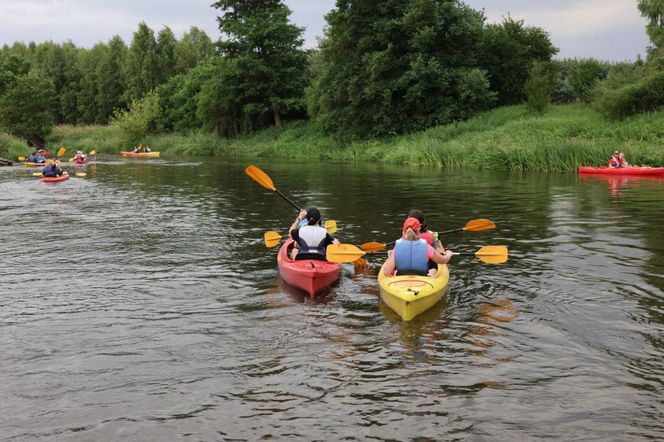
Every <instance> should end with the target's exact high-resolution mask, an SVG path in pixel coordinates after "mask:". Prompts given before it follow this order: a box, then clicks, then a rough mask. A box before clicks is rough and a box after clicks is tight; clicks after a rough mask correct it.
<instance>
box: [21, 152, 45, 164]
mask: <svg viewBox="0 0 664 442" xmlns="http://www.w3.org/2000/svg"><path fill="white" fill-rule="evenodd" d="M25 162H26V163H45V162H46V158H45V157H44V156H43V155H42V154H40V153H39V152H37V153H33V154H32V155H30V156H29V157H28V158H26V159H25Z"/></svg>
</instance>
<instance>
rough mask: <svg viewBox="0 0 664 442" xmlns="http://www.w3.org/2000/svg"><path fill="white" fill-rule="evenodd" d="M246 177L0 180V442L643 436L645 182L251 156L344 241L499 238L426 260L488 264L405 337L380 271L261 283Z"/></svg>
mask: <svg viewBox="0 0 664 442" xmlns="http://www.w3.org/2000/svg"><path fill="white" fill-rule="evenodd" d="M249 162H250V161H248V160H244V161H242V160H238V159H207V158H203V159H201V158H194V159H187V160H182V161H178V160H175V159H157V160H136V159H118V158H114V157H110V156H109V157H100V159H99V160H98V162H97V164H95V165H90V166H88V168H87V176H86V177H84V178H78V177H72V178H71V179H70V180H69V181H66V182H63V183H56V184H52V183H51V184H46V183H41V182H39V181H38V179H37V178H34V177H33V176H32V175H31V173H32V172H33V171H32V170H28V169H27V168H23V167H13V168H8V167H5V168H0V233H1V235H0V238H2V247H1V248H0V312H1V316H0V354H1V355H2V357H1V358H0V373H1V375H0V376H1V377H0V397H2V401H1V402H0V440H2V441H25V440H59V441H89V440H132V441H164V440H188V441H189V440H191V441H208V440H258V439H270V438H272V439H276V440H342V439H343V440H366V439H372V440H373V439H375V440H536V439H545V438H547V439H558V440H584V441H585V440H656V439H659V440H661V439H663V438H664V399H663V398H664V394H663V393H664V391H663V390H664V388H663V386H664V339H663V336H664V333H663V332H664V278H663V275H664V230H663V229H662V207H664V180H653V179H635V178H627V179H623V178H610V179H606V178H592V177H591V178H587V179H583V178H580V177H578V176H577V175H576V174H541V173H513V172H512V173H510V172H486V171H474V170H472V171H471V170H464V169H457V170H454V169H453V170H440V169H433V168H431V169H429V168H402V167H398V166H393V165H382V164H371V163H357V164H353V163H336V162H323V163H314V162H292V161H291V162H288V161H282V160H274V159H263V158H261V159H254V160H252V161H251V162H253V163H254V164H256V165H257V166H259V167H260V168H262V169H263V170H264V171H265V172H267V173H268V174H269V175H270V177H271V178H272V179H273V181H274V183H275V185H276V187H277V188H278V189H279V190H281V191H282V192H284V193H285V194H286V195H288V196H289V197H290V198H291V199H292V200H294V201H295V202H297V203H298V204H300V205H302V206H308V205H316V206H318V207H319V208H320V209H321V212H322V214H323V217H324V218H325V219H334V220H336V221H337V224H338V228H339V230H338V232H337V234H336V236H337V237H338V238H339V239H341V240H342V242H345V243H351V244H356V245H357V244H361V243H363V242H368V241H381V242H384V241H391V240H394V239H396V237H397V236H398V235H399V232H400V226H401V223H402V222H403V219H404V216H405V214H406V213H407V211H408V210H409V209H411V208H414V207H415V208H419V209H422V210H424V211H425V213H426V214H427V221H428V223H429V224H430V226H432V227H433V228H435V229H437V230H448V229H453V228H457V227H462V226H464V225H465V223H466V222H467V221H469V220H471V219H475V218H488V219H491V220H492V221H494V222H495V223H496V225H497V228H496V229H495V230H489V231H484V232H474V233H473V232H465V233H458V234H453V235H449V236H448V237H446V238H445V239H444V243H445V245H446V247H448V248H450V249H452V250H455V251H463V252H472V251H475V250H477V249H479V248H480V247H482V246H483V245H487V244H497V245H506V246H508V247H509V250H510V259H509V261H508V262H507V263H505V264H500V265H488V264H484V263H482V262H480V261H479V260H478V259H476V258H474V257H463V258H459V259H455V261H453V263H452V264H451V266H450V271H451V280H450V287H449V292H448V294H447V296H446V297H445V298H444V300H443V301H442V302H441V303H439V304H438V305H436V306H435V307H434V308H433V309H431V310H429V311H427V312H425V313H424V314H422V315H421V316H418V317H416V318H415V319H414V320H412V321H410V322H403V321H401V320H400V319H399V317H398V316H397V315H396V314H395V313H394V312H392V311H391V310H390V309H389V308H388V307H386V306H385V305H384V304H382V303H381V301H380V297H379V290H378V285H377V282H376V273H377V271H378V267H379V266H380V264H381V262H382V260H383V259H384V255H380V254H375V255H371V256H369V257H368V260H369V262H370V266H369V267H368V268H366V269H355V268H354V267H353V266H352V265H350V264H348V265H344V268H343V275H342V279H341V281H340V282H339V283H338V284H337V285H335V286H333V287H332V288H331V289H329V290H327V291H325V292H324V293H322V294H321V295H320V296H318V297H317V298H316V299H315V300H314V301H311V300H310V299H309V297H308V296H307V295H305V294H304V293H302V292H300V291H298V290H297V289H293V288H291V287H289V286H288V285H287V284H286V283H284V282H283V281H282V280H281V279H280V277H279V276H278V271H277V267H276V252H277V249H276V248H274V249H268V248H266V247H265V246H264V244H263V241H262V235H263V233H264V232H265V231H267V230H276V231H278V232H280V233H282V234H286V232H287V228H288V226H289V224H290V223H291V222H292V220H293V219H294V217H295V215H296V212H295V210H294V209H293V208H292V207H290V206H289V205H288V204H287V203H286V202H284V201H283V200H282V199H281V198H279V197H278V196H277V195H275V194H272V193H271V192H269V191H268V190H266V189H264V188H262V187H260V186H259V185H258V184H256V183H255V182H254V181H252V180H251V179H250V178H249V177H248V176H247V175H245V174H244V171H243V169H244V167H246V166H247V165H248V164H249Z"/></svg>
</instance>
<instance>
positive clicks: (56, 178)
mask: <svg viewBox="0 0 664 442" xmlns="http://www.w3.org/2000/svg"><path fill="white" fill-rule="evenodd" d="M68 179H69V174H68V173H67V172H62V175H60V176H45V177H42V178H40V179H39V181H42V182H44V183H57V182H60V181H67V180H68Z"/></svg>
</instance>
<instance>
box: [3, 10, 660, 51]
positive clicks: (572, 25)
mask: <svg viewBox="0 0 664 442" xmlns="http://www.w3.org/2000/svg"><path fill="white" fill-rule="evenodd" d="M285 2H286V4H287V5H288V6H289V7H290V9H291V10H292V11H293V15H292V16H291V19H292V21H293V22H294V23H296V24H297V25H298V26H301V27H305V28H306V31H305V39H306V46H307V47H315V46H316V38H317V37H319V36H321V35H322V33H323V27H324V26H325V18H324V15H325V14H326V13H327V12H328V11H329V10H331V9H332V8H333V7H334V4H335V1H334V0H285ZM211 3H212V0H0V45H1V44H5V43H7V44H11V43H13V42H15V41H23V42H26V43H27V42H29V41H35V42H43V41H47V40H52V41H54V42H58V43H60V42H64V41H67V40H71V41H73V42H74V43H75V44H76V45H78V46H85V47H90V46H92V45H93V44H94V43H96V42H99V41H103V42H106V41H108V40H109V39H110V38H111V37H112V36H113V35H115V34H118V35H120V36H121V37H122V39H123V40H124V41H125V42H126V43H127V44H129V43H130V42H131V39H132V34H133V32H134V31H136V29H137V27H138V23H139V22H140V21H145V22H146V23H147V24H148V26H150V27H151V28H152V29H153V30H154V31H155V33H156V32H157V31H158V30H159V29H161V28H162V27H163V26H165V25H166V26H169V27H170V28H171V29H172V30H173V32H175V34H176V36H177V37H178V38H180V37H181V36H182V34H183V33H184V32H185V31H186V30H187V29H189V28H190V27H191V26H197V27H199V28H201V29H203V30H204V31H205V32H207V34H208V35H209V36H210V37H211V38H212V39H213V40H216V39H218V38H219V31H218V28H217V23H216V20H215V18H216V12H217V10H216V9H213V8H211V7H210V4H211ZM466 3H467V4H468V5H470V6H472V7H474V8H476V9H484V10H485V13H486V15H487V17H488V21H489V22H499V21H501V18H502V17H504V16H507V14H510V15H511V16H512V18H515V19H523V20H524V21H525V22H526V24H527V25H533V26H540V27H543V28H544V29H546V30H547V31H548V32H549V33H550V35H551V39H552V41H553V43H554V45H555V46H556V47H558V48H559V49H560V52H559V54H558V56H557V57H558V58H566V57H595V58H599V59H603V60H618V61H620V60H634V59H635V58H636V56H637V54H641V55H643V54H644V52H645V51H644V50H645V48H646V47H647V46H648V38H647V36H646V33H645V19H644V18H642V17H641V16H640V14H639V11H638V9H637V7H636V0H557V1H532V0H504V1H503V0H466Z"/></svg>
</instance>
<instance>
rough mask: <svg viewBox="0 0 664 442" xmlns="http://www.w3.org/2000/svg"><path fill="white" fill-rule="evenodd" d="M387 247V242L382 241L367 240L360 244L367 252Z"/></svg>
mask: <svg viewBox="0 0 664 442" xmlns="http://www.w3.org/2000/svg"><path fill="white" fill-rule="evenodd" d="M386 248H387V244H385V243H382V242H365V243H364V244H362V245H361V246H360V249H362V250H364V251H365V252H378V251H381V250H385V249H386Z"/></svg>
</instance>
